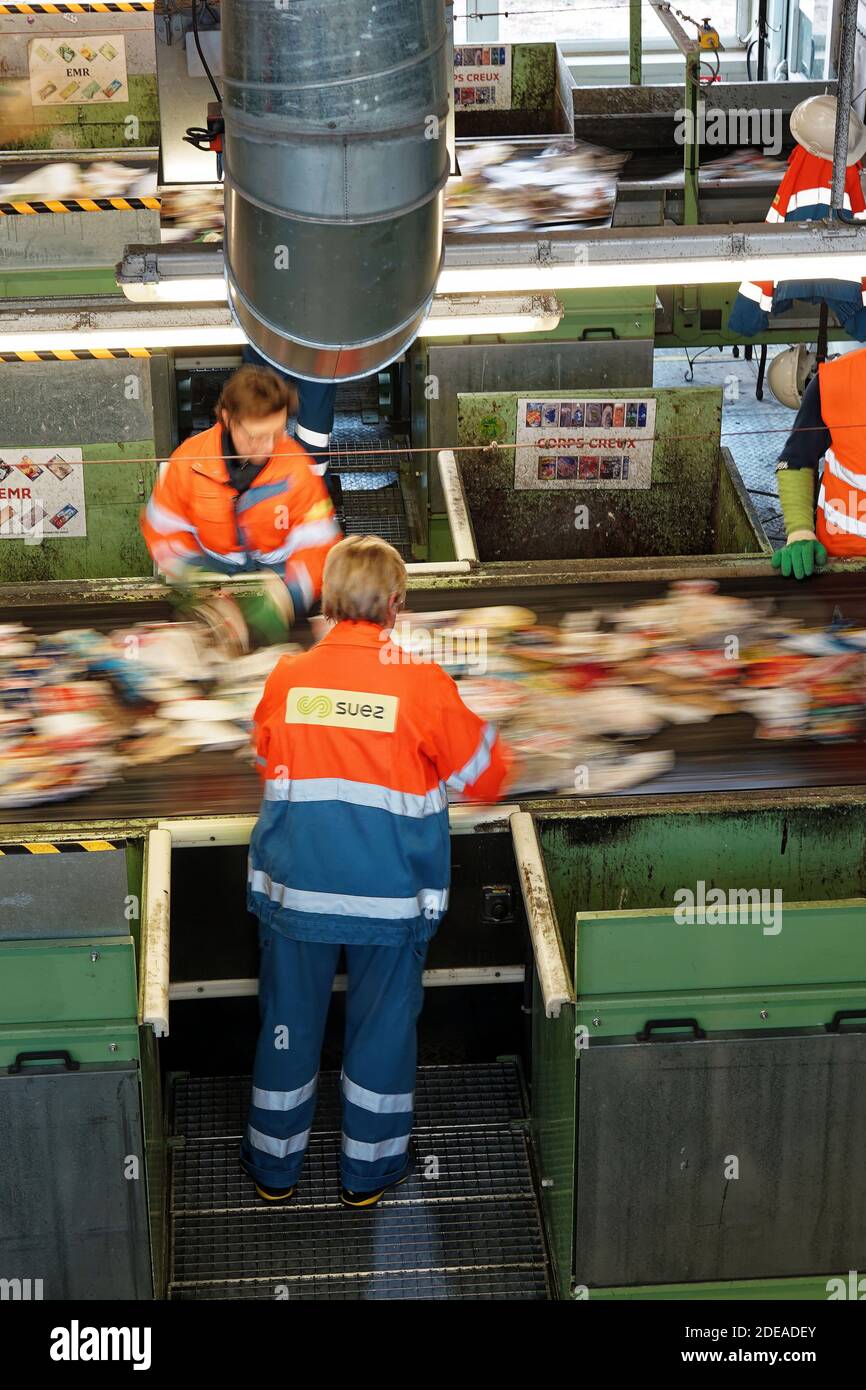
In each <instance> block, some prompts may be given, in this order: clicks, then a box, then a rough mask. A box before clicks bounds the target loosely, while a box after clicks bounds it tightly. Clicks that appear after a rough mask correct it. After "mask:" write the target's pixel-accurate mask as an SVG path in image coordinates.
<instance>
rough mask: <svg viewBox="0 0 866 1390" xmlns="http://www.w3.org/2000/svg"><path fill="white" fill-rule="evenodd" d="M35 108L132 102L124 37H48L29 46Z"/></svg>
mask: <svg viewBox="0 0 866 1390" xmlns="http://www.w3.org/2000/svg"><path fill="white" fill-rule="evenodd" d="M27 54H28V63H29V71H30V100H31V101H32V103H33V105H34V106H98V105H100V103H101V104H102V105H105V103H106V102H109V101H113V102H114V103H115V105H124V104H125V103H126V102H128V101H129V87H128V86H127V79H126V40H125V38H124V36H123V35H122V34H97V35H95V36H94V37H93V38H89V39H87V38H82V37H81V35H79V34H76V33H70V34H63V35H60V34H50V35H49V34H46V36H45V37H44V38H41V39H31V40H30V43H29V45H28V50H27Z"/></svg>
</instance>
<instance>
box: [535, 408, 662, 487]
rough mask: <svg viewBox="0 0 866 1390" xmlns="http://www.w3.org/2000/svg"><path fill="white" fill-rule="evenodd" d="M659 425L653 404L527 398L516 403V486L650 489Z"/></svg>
mask: <svg viewBox="0 0 866 1390" xmlns="http://www.w3.org/2000/svg"><path fill="white" fill-rule="evenodd" d="M655 422H656V403H655V400H654V399H652V398H649V399H641V398H640V397H635V399H634V400H612V399H611V398H610V397H605V396H588V397H587V396H579V397H577V396H576V395H572V396H570V397H569V399H568V400H567V401H559V400H556V401H551V400H547V401H544V400H541V401H540V400H531V399H530V398H528V397H523V398H521V399H519V400H518V402H517V438H516V441H515V442H516V444H517V448H516V449H515V462H514V486H515V488H518V489H528V488H549V489H552V490H559V491H562V490H565V489H568V488H610V489H614V490H619V489H622V488H648V487H649V486H650V482H651V481H652V458H653V441H654V437H655Z"/></svg>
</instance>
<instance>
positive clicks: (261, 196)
mask: <svg viewBox="0 0 866 1390" xmlns="http://www.w3.org/2000/svg"><path fill="white" fill-rule="evenodd" d="M222 33H223V42H222V52H223V60H222V61H223V116H224V119H225V140H224V144H225V209H226V227H225V263H226V279H227V283H228V294H229V303H230V304H231V307H232V312H233V313H234V315H235V317H236V319H237V320H238V322H239V324H240V325H241V327H242V328H243V330H244V331H245V333H246V334H247V337H248V338H249V339H250V342H251V343H252V344H253V346H254V347H256V348H257V349H258V350H259V352H261V353H262V354H263V355H264V356H265V357H267V358H269V359H270V360H271V361H272V362H274V363H275V364H276V365H278V366H280V367H282V368H284V369H285V370H287V371H289V372H292V373H293V374H295V375H297V376H301V377H306V378H309V379H311V380H314V381H321V380H337V381H350V380H353V379H354V378H356V377H362V376H368V375H369V374H370V373H371V372H374V371H376V370H377V369H378V368H380V367H383V366H386V365H387V364H388V363H389V362H393V361H394V359H395V358H396V357H399V355H400V354H401V353H402V352H403V351H404V350H405V349H406V348H407V347H408V346H409V344H410V343H411V342H412V341H413V339H414V338H415V335H416V334H417V332H418V329H419V327H420V325H421V323H422V321H423V319H424V317H425V315H426V313H427V310H428V308H429V305H430V302H431V299H432V296H433V291H434V289H435V287H436V281H437V279H438V276H439V270H440V266H441V260H442V207H443V201H444V187H445V182H446V180H447V178H448V172H449V170H448V150H447V143H446V120H447V114H448V97H449V84H448V69H447V59H446V29H445V7H444V0H223V4H222Z"/></svg>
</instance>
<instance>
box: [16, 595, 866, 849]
mask: <svg viewBox="0 0 866 1390" xmlns="http://www.w3.org/2000/svg"><path fill="white" fill-rule="evenodd" d="M666 587H667V586H666V585H664V584H659V583H658V582H653V581H652V580H649V579H648V580H646V581H642V582H640V583H631V582H623V583H616V584H604V585H603V586H602V585H595V586H593V585H549V586H546V587H544V588H529V587H525V586H520V587H508V588H496V589H491V590H489V591H487V592H485V593H482V592H479V591H478V590H460V591H447V592H444V593H443V592H439V591H436V590H424V591H423V592H413V593H412V594H411V595H410V600H411V602H410V606H411V607H412V608H414V609H415V610H423V609H426V610H428V611H438V610H440V609H450V608H462V607H468V606H472V607H474V606H477V605H479V604H483V603H484V602H490V603H498V604H501V603H517V604H523V605H526V606H528V607H531V608H534V609H535V611H536V613H537V614H538V615H539V617H540V618H541V619H542V620H544V619H546V618H552V617H555V615H556V614H558V613H562V612H564V611H567V610H568V609H576V608H581V607H587V606H589V607H598V606H599V604H600V603H601V601H602V597H603V602H604V605H605V606H607V605H610V606H611V607H619V606H621V605H622V604H623V603H626V602H630V603H635V602H638V601H641V600H643V599H646V598H648V597H651V596H653V595H654V594H658V593H661V592H664V591H665V589H666ZM721 587H722V589H723V590H724V591H726V592H732V593H740V594H744V595H747V596H752V597H758V596H761V595H766V594H771V595H772V596H773V597H774V598H775V599H777V600H778V602H777V610H778V611H781V612H783V613H786V614H792V615H796V616H798V617H800V618H801V619H802V620H803V621H804V622H809V623H827V622H830V621H831V620H832V618H833V616H834V613H835V614H836V615H837V616H841V617H842V618H844V619H846V620H848V621H859V622H866V576H861V575H859V574H852V575H850V576H849V575H828V576H825V577H823V578H822V579H820V580H819V581H818V582H816V583H812V584H811V585H803V586H799V585H798V586H795V585H794V584H790V585H788V586H787V587H786V586H785V585H784V583H782V582H779V581H775V580H773V579H772V578H770V579H768V580H766V581H765V580H756V579H750V580H737V581H731V582H724V583H723V584H722V586H721ZM167 611H168V610H167V609H166V610H160V609H159V608H158V607H157V606H156V605H144V604H139V603H136V604H135V605H134V606H133V605H127V606H122V605H118V606H115V607H112V606H110V605H106V604H102V605H99V606H93V607H92V608H91V607H89V606H87V605H81V604H79V605H77V606H76V607H75V608H73V609H70V608H63V609H62V610H57V609H51V608H46V607H40V606H37V605H34V606H33V607H32V608H21V609H16V610H15V612H14V617H15V618H16V619H18V620H20V621H21V622H24V623H30V624H31V625H32V626H34V627H37V628H38V629H39V630H40V631H43V632H47V631H55V630H57V629H59V628H62V627H69V626H93V627H100V628H105V627H111V626H113V625H114V626H119V625H121V623H124V622H129V621H137V620H141V619H144V618H148V619H153V618H155V617H165V616H166V615H167ZM7 616H8V617H10V618H11V617H12V616H13V614H12V612H11V611H8V613H7ZM296 635H297V637H298V639H299V640H303V638H304V633H302V632H298V633H297V634H296ZM754 727H755V726H754V723H753V721H752V719H751V718H750V717H749V716H747V715H737V716H728V717H721V718H716V719H714V720H712V721H711V722H710V723H707V724H701V725H692V726H680V727H679V728H668V729H665V730H662V732H661V733H659V734H658V735H656V736H655V737H654V738H652V739H649V740H644V741H642V742H640V743H637V744H635V743H634V742H632V743H630V745H629V746H630V747H631V748H634V747H638V748H641V749H644V748H647V749H649V748H672V749H674V750H675V752H676V755H677V757H676V764H675V766H674V768H673V769H672V771H671V772H669V773H667V774H665V775H664V776H663V777H659V778H656V779H654V780H653V781H650V782H644V783H642V784H641V785H640V786H638V787H634V788H630V789H629V791H628V793H627V794H628V795H644V796H648V795H660V794H692V793H695V794H698V793H706V794H713V793H718V792H731V791H736V790H765V789H772V788H780V789H781V788H792V787H856V786H862V785H864V784H866V744H864V743H843V744H819V743H799V742H796V743H795V742H790V743H789V742H782V743H773V742H768V741H759V740H756V739H755V738H754V737H753V730H754ZM259 798H260V792H259V783H258V779H257V777H256V775H255V773H254V772H253V770H252V769H251V768H250V767H248V766H247V765H246V764H245V763H244V762H242V761H241V760H240V759H238V758H237V757H236V756H234V755H233V754H227V753H198V754H195V755H192V756H189V757H185V758H176V759H172V760H170V761H168V762H165V763H161V764H159V765H158V766H151V767H144V768H134V769H130V770H129V771H127V773H126V775H125V778H124V780H123V781H122V782H114V783H112V784H111V785H109V786H107V787H105V788H104V789H102V790H101V791H97V792H93V793H91V794H90V795H88V796H84V797H79V798H77V799H76V800H73V801H67V802H62V803H59V804H55V805H49V806H46V807H43V808H40V807H38V806H37V807H22V808H19V809H16V810H8V811H0V826H2V825H21V824H34V823H39V822H43V821H44V822H49V823H54V822H57V821H70V822H75V823H80V822H90V821H123V820H129V819H138V818H163V817H169V816H186V815H197V816H207V815H231V814H237V815H254V814H255V813H256V812H257V811H258V807H259ZM546 799H549V798H546Z"/></svg>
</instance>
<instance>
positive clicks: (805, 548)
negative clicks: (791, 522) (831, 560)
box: [772, 531, 827, 579]
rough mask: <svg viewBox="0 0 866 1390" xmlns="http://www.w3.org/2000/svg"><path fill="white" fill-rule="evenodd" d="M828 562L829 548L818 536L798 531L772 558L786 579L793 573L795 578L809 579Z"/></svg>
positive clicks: (776, 567) (774, 565)
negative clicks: (806, 534) (805, 534)
mask: <svg viewBox="0 0 866 1390" xmlns="http://www.w3.org/2000/svg"><path fill="white" fill-rule="evenodd" d="M826 563H827V549H826V546H823V545H822V544H821V542H820V541H819V540H818V538H817V536H814V535H812V536H804V535H803V534H802V532H797V531H795V532H794V535H793V537H791V538H790V539H789V540H788V542H787V544H786V545H784V546H783V547H782V549H781V550H777V551H776V552H775V554H774V555H773V559H772V565H773V569H774V570H779V569H780V570H781V571H782V575H783V577H784V578H785V579H790V578H791V575H793V576H794V578H795V579H808V578H809V577H810V576H811V575H813V574H814V573H815V570H816V569H820V568H821V567H822V566H823V565H826Z"/></svg>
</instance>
